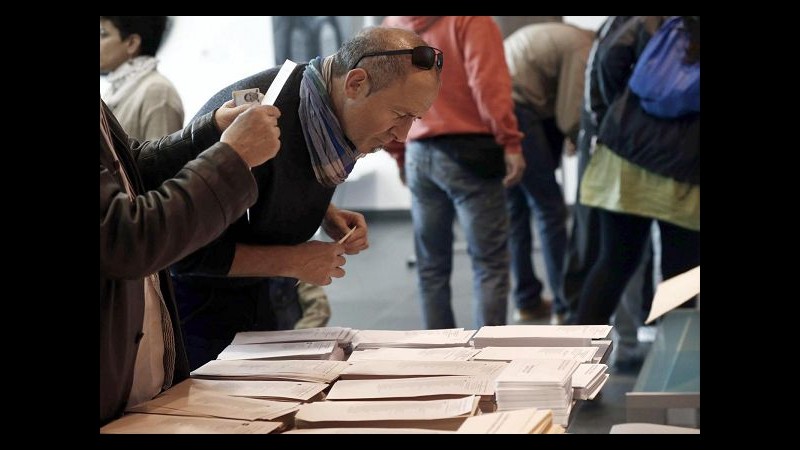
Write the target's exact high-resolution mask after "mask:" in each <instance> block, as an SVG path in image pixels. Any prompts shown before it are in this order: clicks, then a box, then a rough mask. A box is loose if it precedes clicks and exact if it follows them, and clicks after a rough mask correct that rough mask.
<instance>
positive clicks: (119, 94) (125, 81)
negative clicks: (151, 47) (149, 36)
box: [102, 55, 158, 111]
mask: <svg viewBox="0 0 800 450" xmlns="http://www.w3.org/2000/svg"><path fill="white" fill-rule="evenodd" d="M157 65H158V60H157V59H155V58H154V57H152V56H145V55H142V56H137V57H136V58H133V59H129V60H128V61H125V63H123V64H121V65H120V66H119V67H117V68H116V69H114V71H113V72H111V73H109V74H108V82H109V83H110V86H109V88H108V90H106V91H105V92H103V95H102V98H103V101H104V102H106V105H108V107H109V108H111V110H112V111H113V110H114V108H116V106H117V104H118V103H119V102H120V101H121V100H123V99H125V98H127V97H128V96H129V95H130V93H131V91H132V90H133V89H134V88H135V87H136V85H137V84H139V80H141V79H142V78H144V77H145V76H146V75H148V74H150V72H152V71H154V70H156V66H157Z"/></svg>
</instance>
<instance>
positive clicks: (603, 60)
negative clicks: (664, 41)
mask: <svg viewBox="0 0 800 450" xmlns="http://www.w3.org/2000/svg"><path fill="white" fill-rule="evenodd" d="M662 21H663V19H662V18H661V16H638V17H634V18H633V19H631V20H628V21H627V22H625V23H624V24H622V25H621V26H620V27H619V28H618V29H617V30H615V31H613V32H612V33H611V34H610V35H609V36H608V37H607V38H606V40H604V41H603V42H601V43H600V45H599V46H598V48H597V54H596V56H595V57H596V58H598V60H597V64H598V66H597V77H598V78H597V81H598V86H599V89H600V94H601V95H602V96H603V101H604V102H605V104H606V106H608V105H611V103H613V102H614V100H616V99H617V98H618V97H619V96H620V95H622V93H623V92H624V91H625V88H626V87H627V86H628V79H629V78H630V76H631V73H632V72H633V67H634V64H636V60H637V59H638V58H639V55H640V54H641V53H642V50H643V49H644V46H645V44H646V43H647V41H648V40H650V37H651V36H652V35H653V33H654V32H655V30H657V29H658V26H659V25H660V24H661V22H662Z"/></svg>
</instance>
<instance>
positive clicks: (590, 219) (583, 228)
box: [561, 116, 600, 323]
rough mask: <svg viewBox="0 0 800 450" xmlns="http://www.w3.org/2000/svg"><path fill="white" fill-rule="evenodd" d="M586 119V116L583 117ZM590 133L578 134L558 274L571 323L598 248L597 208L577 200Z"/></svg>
mask: <svg viewBox="0 0 800 450" xmlns="http://www.w3.org/2000/svg"><path fill="white" fill-rule="evenodd" d="M586 120H588V119H586ZM581 123H582V124H583V126H584V127H586V130H582V131H581V133H588V134H593V133H594V128H593V125H591V123H586V122H585V119H584V117H583V116H582V117H581ZM593 142H594V136H589V135H581V136H580V139H579V148H578V192H577V195H576V197H575V199H576V200H575V204H574V205H573V206H572V233H570V235H569V240H568V242H567V250H566V252H565V255H564V275H563V277H562V286H561V289H562V291H563V298H564V301H565V302H566V304H567V310H568V311H569V317H568V319H567V322H568V323H574V322H575V319H576V315H577V311H578V304H579V303H580V298H581V290H582V289H583V285H584V284H585V283H586V278H587V277H588V276H589V271H590V270H591V269H592V266H593V265H594V263H595V261H597V254H598V253H599V251H600V223H599V219H598V218H597V210H596V209H595V208H593V207H591V206H586V205H583V204H581V202H580V198H581V184H580V180H581V179H582V178H583V174H584V172H586V167H587V166H588V165H589V160H590V159H591V157H592V155H591V148H592V143H593Z"/></svg>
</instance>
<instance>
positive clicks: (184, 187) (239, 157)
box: [100, 105, 280, 278]
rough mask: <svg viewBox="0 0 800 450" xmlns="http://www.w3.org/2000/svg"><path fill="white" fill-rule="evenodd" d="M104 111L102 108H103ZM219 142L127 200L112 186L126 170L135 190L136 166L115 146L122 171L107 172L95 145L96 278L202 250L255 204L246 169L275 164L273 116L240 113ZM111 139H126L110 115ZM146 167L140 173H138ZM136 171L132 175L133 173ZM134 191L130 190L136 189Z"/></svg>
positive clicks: (251, 108)
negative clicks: (97, 168)
mask: <svg viewBox="0 0 800 450" xmlns="http://www.w3.org/2000/svg"><path fill="white" fill-rule="evenodd" d="M102 107H104V108H105V106H102ZM243 110H244V111H245V112H244V113H242V114H241V115H237V117H236V119H235V120H233V121H232V123H231V124H230V126H228V125H225V128H226V130H225V131H224V132H223V133H222V136H221V137H220V142H218V143H216V144H214V145H212V146H211V147H210V148H209V149H208V150H206V151H205V152H203V153H201V154H200V155H199V156H198V157H197V159H195V160H192V161H190V162H189V163H187V164H186V165H185V166H184V167H183V168H182V169H181V170H180V171H179V172H178V173H177V175H175V176H174V177H172V178H170V179H167V180H166V181H164V182H163V183H162V184H160V185H159V186H157V187H156V188H155V189H147V188H144V191H142V193H140V194H139V195H136V196H135V197H134V198H133V199H131V198H129V196H128V194H127V193H126V192H125V191H124V190H123V187H122V186H121V185H120V182H119V181H118V180H119V178H120V175H119V174H118V173H117V171H118V170H129V171H131V172H129V173H128V175H129V179H130V180H131V181H132V183H135V184H138V178H139V177H138V176H137V175H141V173H140V172H141V165H138V166H136V167H133V165H135V164H136V163H137V161H136V160H135V158H134V157H133V156H134V155H132V154H129V153H128V149H127V148H126V147H125V146H124V145H122V146H120V147H121V148H117V149H116V150H117V154H118V155H119V157H120V159H121V162H122V163H123V166H122V167H120V168H117V167H113V166H112V167H108V166H107V165H106V164H107V162H108V158H104V154H105V150H104V147H103V145H102V144H101V152H100V155H101V157H100V161H101V164H100V181H101V183H100V228H101V260H102V261H103V263H102V264H101V266H105V267H101V270H102V272H103V273H105V274H107V275H108V276H110V277H121V278H130V277H138V276H143V275H147V274H148V273H152V272H154V271H156V270H160V269H163V268H164V267H167V266H168V265H169V264H171V263H173V262H175V261H176V260H178V259H180V258H182V257H184V256H186V255H187V254H189V253H190V252H192V251H194V250H197V249H198V248H199V247H201V246H203V245H205V244H207V243H208V242H210V241H211V240H212V239H214V238H215V237H217V236H219V234H220V233H221V232H222V231H223V230H224V229H225V228H227V227H228V225H230V224H231V223H232V222H233V221H234V220H236V219H237V218H238V217H240V216H241V214H242V213H243V212H244V210H245V209H246V208H247V207H249V206H251V205H252V204H254V203H255V201H256V198H257V196H258V189H257V186H256V183H255V179H254V178H253V175H252V173H251V172H250V168H251V167H254V166H258V165H260V164H263V163H264V162H266V161H267V160H269V159H271V158H273V157H275V155H276V154H277V152H278V150H279V149H280V139H279V138H280V130H279V129H278V126H277V123H278V122H277V121H278V117H280V111H279V110H278V109H277V108H275V107H273V106H255V105H247V106H245V107H244V108H243ZM108 117H109V122H110V124H109V125H110V127H111V133H112V135H114V136H116V138H117V139H116V140H117V141H118V142H120V141H122V142H124V141H125V140H126V138H127V136H125V133H124V131H123V130H122V127H121V126H120V125H119V123H118V122H117V121H116V119H114V117H113V115H112V114H111V112H110V111H108ZM145 167H146V166H145ZM136 169H139V170H136ZM135 184H134V185H135Z"/></svg>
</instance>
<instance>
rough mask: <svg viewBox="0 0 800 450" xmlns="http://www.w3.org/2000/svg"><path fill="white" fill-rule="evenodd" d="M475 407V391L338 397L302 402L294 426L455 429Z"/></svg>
mask: <svg viewBox="0 0 800 450" xmlns="http://www.w3.org/2000/svg"><path fill="white" fill-rule="evenodd" d="M477 409H478V398H477V397H475V396H474V395H472V396H469V397H464V398H458V399H447V400H419V401H380V402H375V401H339V402H316V403H308V404H305V405H302V406H301V407H300V410H299V411H297V414H296V415H295V418H294V419H295V426H296V427H297V428H299V429H303V428H341V427H359V428H364V427H368V428H377V427H381V428H430V429H436V430H457V429H458V427H459V426H461V424H462V423H463V422H464V420H466V418H467V417H469V416H472V415H474V414H475V412H476V411H477Z"/></svg>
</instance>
